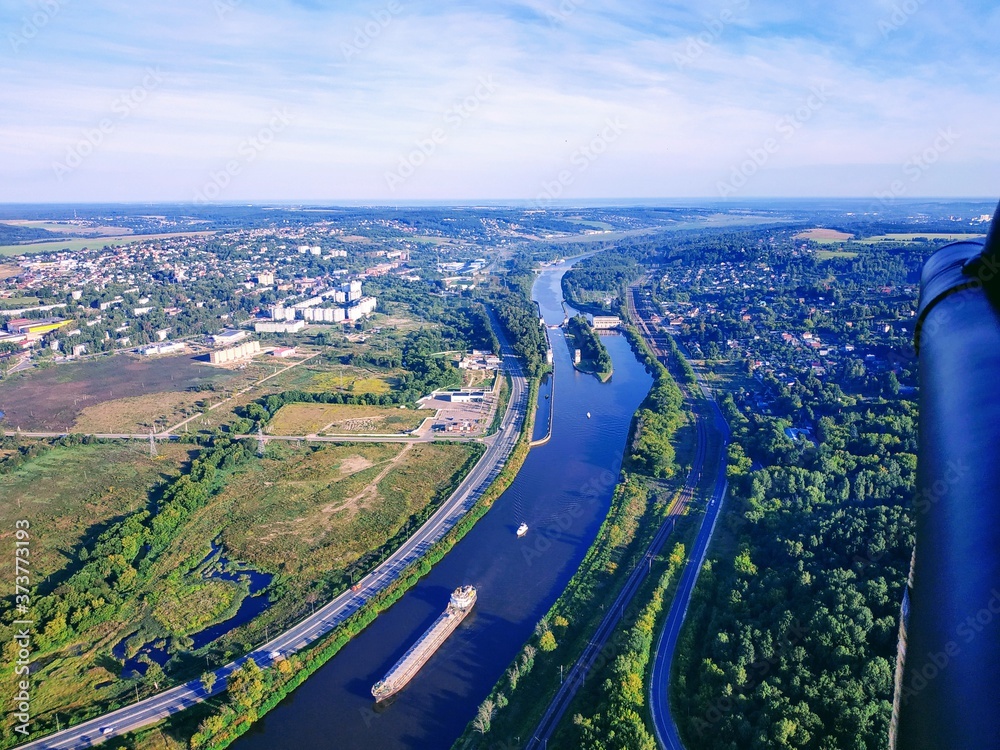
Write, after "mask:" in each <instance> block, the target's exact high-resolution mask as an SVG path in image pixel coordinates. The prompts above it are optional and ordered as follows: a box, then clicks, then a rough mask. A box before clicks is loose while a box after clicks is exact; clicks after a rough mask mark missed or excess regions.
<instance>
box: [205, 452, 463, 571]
mask: <svg viewBox="0 0 1000 750" xmlns="http://www.w3.org/2000/svg"><path fill="white" fill-rule="evenodd" d="M472 450H473V448H472V447H471V446H468V445H462V444H437V443H420V444H404V445H399V444H391V445H387V444H358V445H331V446H323V447H321V448H303V449H292V448H291V447H287V448H285V449H283V450H281V451H280V452H275V453H274V455H275V456H276V457H275V458H271V449H270V447H269V456H268V458H266V459H265V460H263V461H261V462H260V463H259V464H255V467H254V470H252V471H248V472H245V473H244V474H243V475H242V476H241V477H240V481H238V482H231V483H230V484H229V485H228V486H227V488H226V489H225V491H224V492H223V493H222V495H221V496H220V498H219V502H217V503H214V504H213V507H212V508H211V509H210V510H209V512H208V513H206V514H205V515H206V516H214V522H213V523H214V524H218V525H219V526H221V527H222V528H223V530H222V541H223V543H224V545H225V547H226V549H227V550H229V551H230V552H231V554H232V555H233V556H235V557H237V558H239V559H241V560H244V561H246V562H248V563H250V564H251V565H254V566H255V567H258V568H260V569H263V570H272V571H279V570H280V571H283V575H284V576H286V577H287V579H288V580H289V586H292V587H295V588H300V589H301V588H307V587H308V586H309V585H310V584H311V583H312V582H314V581H316V580H322V579H324V578H328V577H330V576H331V573H332V572H335V571H337V570H343V569H344V568H346V566H348V565H349V564H350V563H352V562H353V561H355V560H356V559H357V558H359V557H360V556H362V555H364V554H365V553H367V552H369V551H371V550H373V549H375V548H377V547H379V546H381V545H382V544H384V543H385V542H387V541H388V540H389V539H390V538H392V536H393V535H395V534H396V532H397V531H399V529H400V528H402V526H403V524H404V522H405V521H406V519H407V518H409V517H410V515H411V514H413V513H415V512H417V511H419V510H420V509H421V508H423V507H425V506H426V505H427V503H428V502H429V501H430V500H431V499H432V498H433V496H434V494H435V492H436V491H437V490H438V489H440V488H444V487H448V486H450V485H451V483H452V480H453V477H454V476H455V474H456V472H457V471H458V470H459V469H460V468H461V467H462V465H463V464H464V463H465V461H466V459H467V458H468V456H469V455H470V452H471V451H472Z"/></svg>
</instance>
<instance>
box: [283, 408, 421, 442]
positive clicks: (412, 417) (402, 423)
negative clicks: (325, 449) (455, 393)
mask: <svg viewBox="0 0 1000 750" xmlns="http://www.w3.org/2000/svg"><path fill="white" fill-rule="evenodd" d="M433 416H434V410H432V409H400V408H398V407H382V406H356V405H353V404H285V405H284V406H282V407H281V409H279V410H278V413H277V414H275V415H274V418H273V419H272V420H271V422H270V424H269V425H268V430H267V431H268V433H269V434H271V435H314V434H332V435H343V434H350V433H358V434H369V435H398V434H400V433H406V432H412V431H413V430H415V429H416V428H417V427H419V426H420V424H421V423H422V422H423V421H424V420H425V419H427V418H428V417H433Z"/></svg>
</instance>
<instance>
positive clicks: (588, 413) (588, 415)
mask: <svg viewBox="0 0 1000 750" xmlns="http://www.w3.org/2000/svg"><path fill="white" fill-rule="evenodd" d="M587 419H590V412H589V411H588V412H587Z"/></svg>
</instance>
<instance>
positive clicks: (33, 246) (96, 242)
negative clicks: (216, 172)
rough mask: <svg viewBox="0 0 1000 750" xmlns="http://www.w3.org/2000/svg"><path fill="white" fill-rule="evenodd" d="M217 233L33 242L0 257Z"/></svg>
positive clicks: (8, 248)
mask: <svg viewBox="0 0 1000 750" xmlns="http://www.w3.org/2000/svg"><path fill="white" fill-rule="evenodd" d="M213 234H215V232H205V231H203V232H173V233H170V234H136V235H130V236H128V237H87V238H81V239H72V240H59V241H56V242H32V243H27V244H24V245H0V255H24V254H26V253H32V254H33V253H58V252H59V251H61V250H68V251H71V252H72V251H77V250H83V249H84V248H88V247H89V248H95V249H98V250H99V249H101V248H103V247H105V246H107V247H121V246H123V245H129V244H132V243H134V242H145V241H148V240H163V239H173V238H177V237H209V236H211V235H213Z"/></svg>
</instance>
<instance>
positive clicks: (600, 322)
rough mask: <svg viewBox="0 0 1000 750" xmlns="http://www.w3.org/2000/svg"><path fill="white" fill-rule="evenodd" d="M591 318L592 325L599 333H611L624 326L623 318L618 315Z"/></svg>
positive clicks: (593, 316)
mask: <svg viewBox="0 0 1000 750" xmlns="http://www.w3.org/2000/svg"><path fill="white" fill-rule="evenodd" d="M590 318H591V321H590V324H591V325H592V326H593V327H594V329H595V330H597V331H611V330H614V329H615V328H618V327H619V326H620V325H621V324H622V321H621V318H619V317H618V316H617V315H592V316H590Z"/></svg>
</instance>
